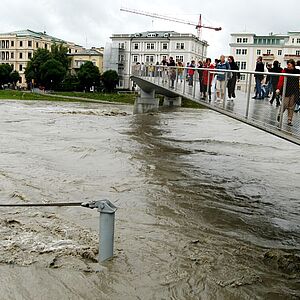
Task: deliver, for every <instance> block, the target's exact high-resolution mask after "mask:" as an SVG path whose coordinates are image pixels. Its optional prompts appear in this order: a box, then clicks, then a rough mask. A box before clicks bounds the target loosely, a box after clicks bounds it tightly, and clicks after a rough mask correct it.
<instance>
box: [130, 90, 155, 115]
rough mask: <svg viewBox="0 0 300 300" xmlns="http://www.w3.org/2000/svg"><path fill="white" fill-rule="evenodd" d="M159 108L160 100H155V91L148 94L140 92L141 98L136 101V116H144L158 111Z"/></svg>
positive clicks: (134, 111)
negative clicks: (143, 114)
mask: <svg viewBox="0 0 300 300" xmlns="http://www.w3.org/2000/svg"><path fill="white" fill-rule="evenodd" d="M158 107H159V99H157V98H155V91H154V90H153V91H151V92H146V91H144V90H142V89H141V90H140V97H138V98H137V99H136V100H135V103H134V109H133V113H134V114H142V113H147V112H152V111H157V110H158Z"/></svg>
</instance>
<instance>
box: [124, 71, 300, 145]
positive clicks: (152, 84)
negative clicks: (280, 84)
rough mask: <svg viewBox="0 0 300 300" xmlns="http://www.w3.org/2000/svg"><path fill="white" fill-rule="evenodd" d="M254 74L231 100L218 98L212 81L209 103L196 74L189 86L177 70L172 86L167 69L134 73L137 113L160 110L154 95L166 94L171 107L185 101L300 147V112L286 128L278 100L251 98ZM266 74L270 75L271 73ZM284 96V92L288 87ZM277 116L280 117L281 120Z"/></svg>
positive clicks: (165, 97) (132, 78) (249, 75)
mask: <svg viewBox="0 0 300 300" xmlns="http://www.w3.org/2000/svg"><path fill="white" fill-rule="evenodd" d="M210 72H215V71H210ZM225 73H226V72H225ZM254 74H255V72H245V75H244V76H243V77H242V78H245V80H244V85H242V88H240V89H238V90H236V97H235V98H234V99H231V100H230V99H226V93H224V96H223V98H222V99H221V100H220V99H217V98H216V94H215V91H214V82H213V84H212V96H211V100H210V99H209V97H208V93H206V97H205V98H204V99H203V98H201V93H200V84H199V75H198V74H197V72H195V75H194V79H193V84H192V85H189V83H188V81H187V80H186V77H185V76H183V77H184V78H183V79H182V80H181V79H180V78H179V77H178V70H176V78H175V81H174V86H173V87H172V83H171V80H170V76H169V75H168V71H167V70H165V71H164V70H163V71H161V72H160V73H158V72H156V73H153V74H151V75H150V76H149V74H147V72H146V73H145V74H141V73H133V75H132V76H131V77H130V78H131V80H132V81H133V82H134V83H135V84H136V85H138V87H139V88H140V97H139V98H138V99H137V100H136V104H135V112H136V113H140V112H148V111H151V110H157V108H158V99H155V94H160V95H163V96H164V99H165V100H164V105H169V106H180V105H181V99H182V98H186V99H189V100H191V101H194V102H196V103H199V104H201V105H203V106H204V107H207V108H209V109H212V110H214V111H216V112H218V113H221V114H224V115H226V116H228V117H231V118H234V119H236V120H238V121H241V122H243V123H246V124H249V125H251V126H254V127H256V128H259V129H261V130H264V131H266V132H268V133H270V134H274V135H276V136H278V137H280V138H283V139H285V140H288V141H290V142H292V143H295V144H298V145H300V112H298V113H296V112H295V113H294V116H293V126H289V125H287V111H285V112H284V113H283V108H282V105H281V106H279V107H276V105H275V103H276V101H274V103H273V105H271V104H270V102H269V100H270V98H265V99H262V100H258V99H252V96H253V94H254V85H253V81H254V79H253V76H254ZM263 74H265V75H268V74H270V73H263ZM225 77H227V75H226V76H225ZM285 82H286V80H285ZM239 86H240V87H241V85H239ZM283 93H285V86H284V90H283ZM278 115H279V116H280V120H279V121H278Z"/></svg>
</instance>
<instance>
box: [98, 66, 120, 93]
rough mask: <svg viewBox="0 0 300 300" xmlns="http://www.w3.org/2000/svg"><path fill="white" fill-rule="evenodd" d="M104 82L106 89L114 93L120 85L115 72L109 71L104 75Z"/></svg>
mask: <svg viewBox="0 0 300 300" xmlns="http://www.w3.org/2000/svg"><path fill="white" fill-rule="evenodd" d="M102 82H103V85H104V88H105V90H106V91H108V92H112V91H113V90H114V89H115V88H116V86H117V84H118V83H119V76H118V73H117V72H116V71H114V70H107V71H105V72H104V73H103V74H102Z"/></svg>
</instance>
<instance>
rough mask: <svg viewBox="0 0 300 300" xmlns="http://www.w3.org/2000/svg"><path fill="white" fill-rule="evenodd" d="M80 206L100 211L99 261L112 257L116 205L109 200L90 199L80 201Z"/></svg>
mask: <svg viewBox="0 0 300 300" xmlns="http://www.w3.org/2000/svg"><path fill="white" fill-rule="evenodd" d="M81 206H83V207H88V208H92V209H93V208H97V210H98V211H99V212H100V220H99V262H103V261H105V260H107V259H110V258H112V257H113V254H114V232H115V212H116V210H117V207H116V206H114V205H113V204H112V203H111V202H110V201H109V200H99V201H91V202H87V203H82V204H81Z"/></svg>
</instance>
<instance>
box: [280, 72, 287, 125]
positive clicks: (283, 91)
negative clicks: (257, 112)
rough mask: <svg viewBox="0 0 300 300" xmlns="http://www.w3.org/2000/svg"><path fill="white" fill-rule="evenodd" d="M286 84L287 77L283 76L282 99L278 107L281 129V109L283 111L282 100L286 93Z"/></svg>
mask: <svg viewBox="0 0 300 300" xmlns="http://www.w3.org/2000/svg"><path fill="white" fill-rule="evenodd" d="M286 83H287V76H284V80H283V90H282V98H281V106H280V112H279V118H280V120H279V128H280V129H282V123H283V109H284V98H285V93H286Z"/></svg>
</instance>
